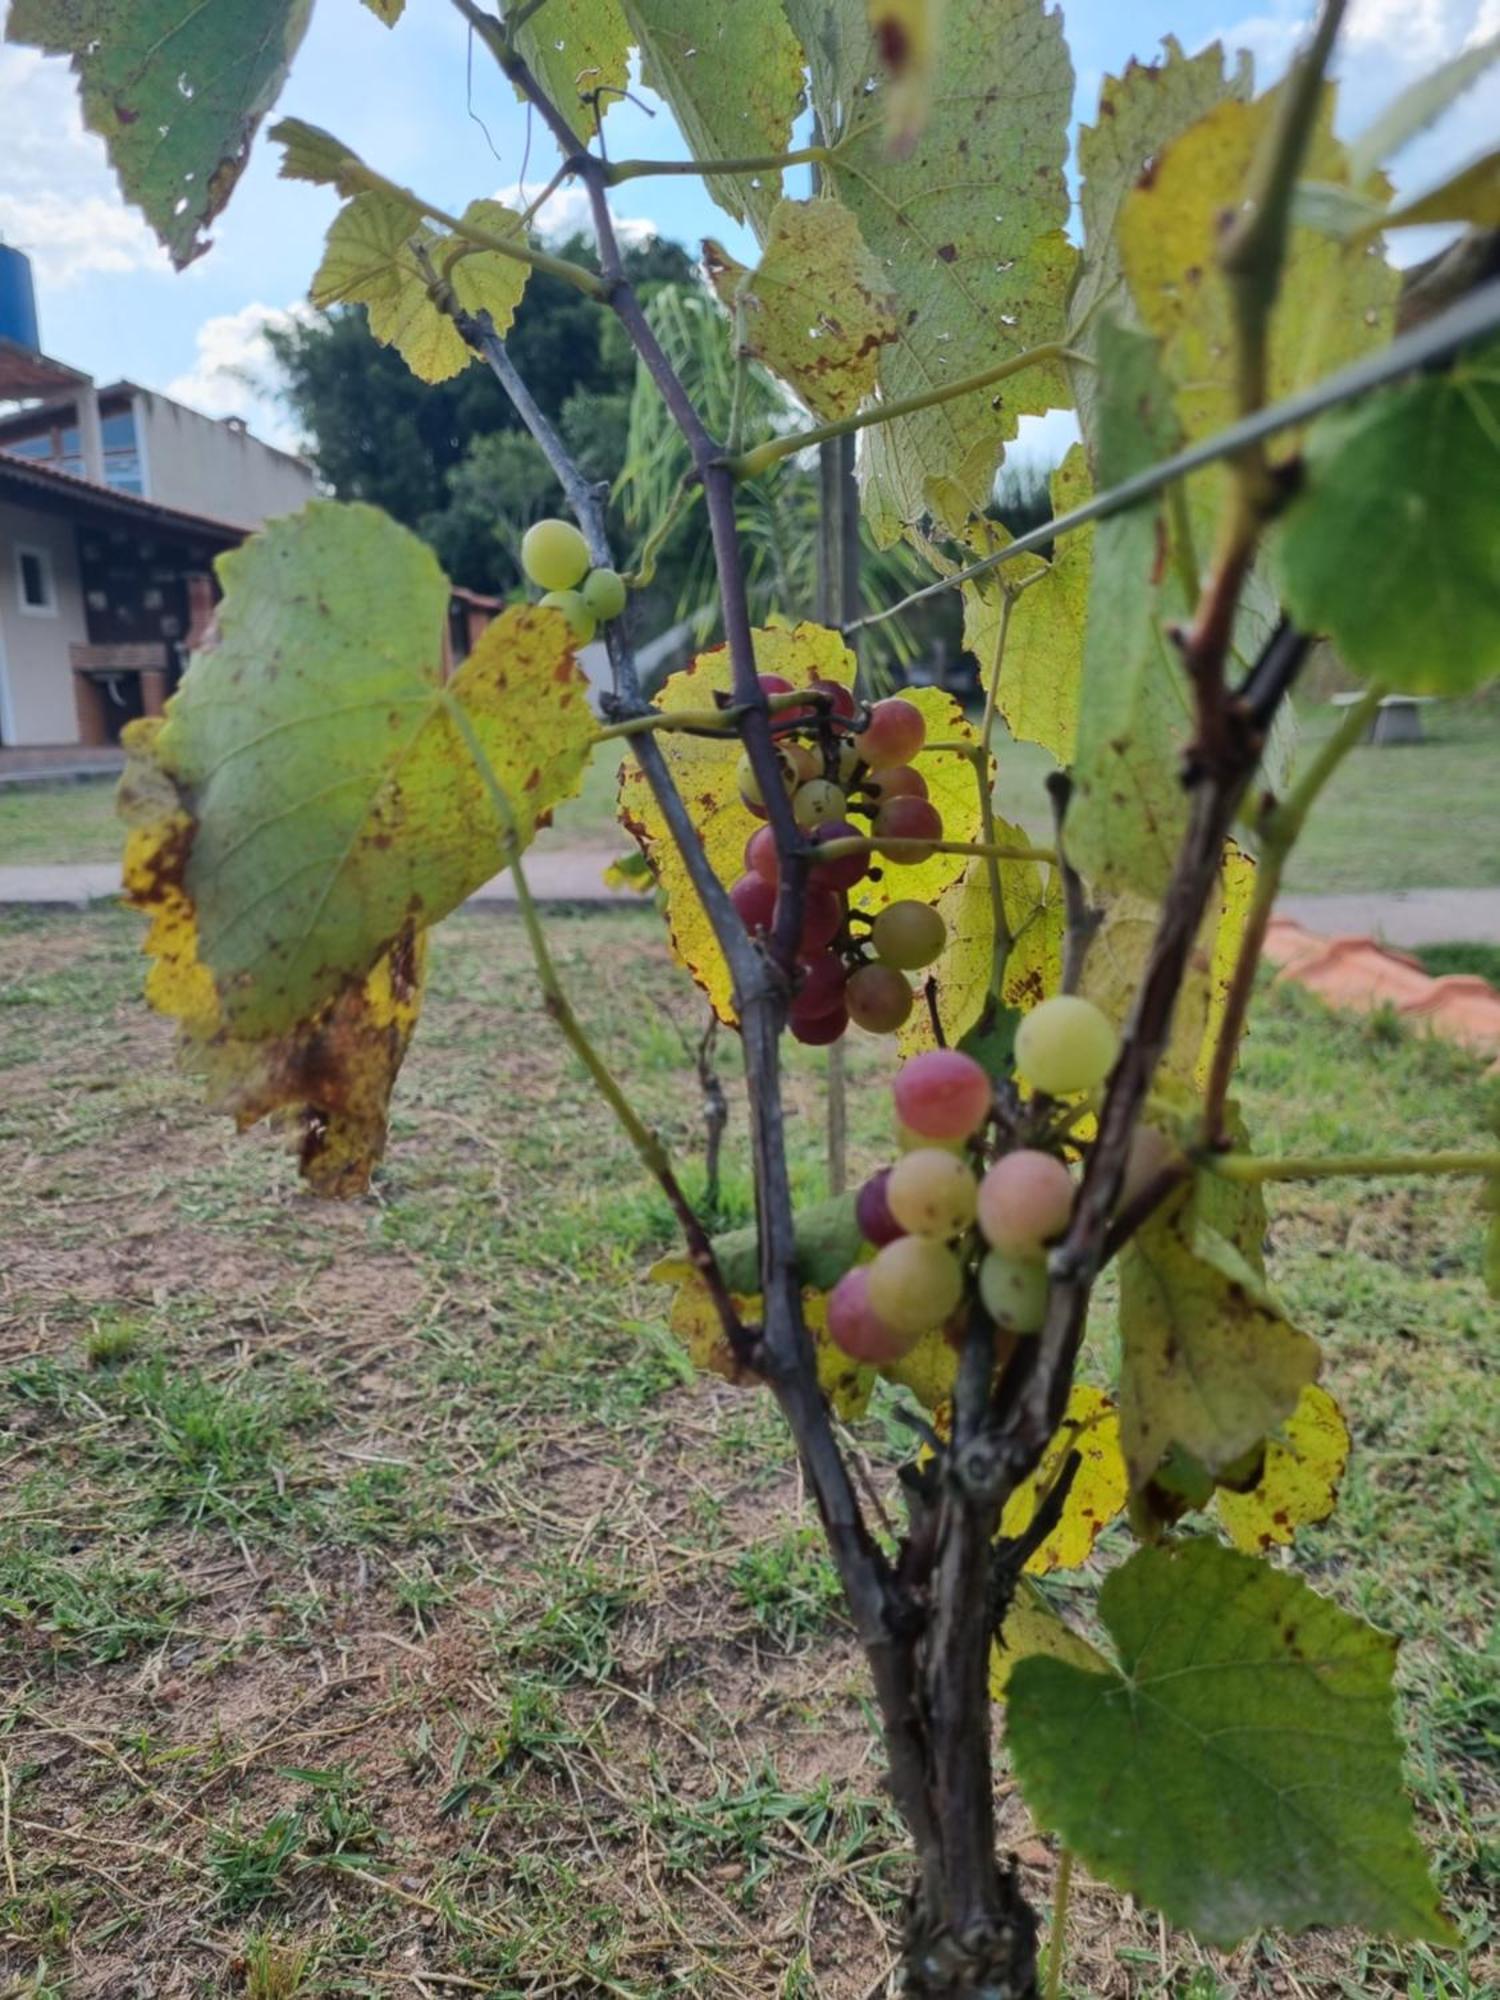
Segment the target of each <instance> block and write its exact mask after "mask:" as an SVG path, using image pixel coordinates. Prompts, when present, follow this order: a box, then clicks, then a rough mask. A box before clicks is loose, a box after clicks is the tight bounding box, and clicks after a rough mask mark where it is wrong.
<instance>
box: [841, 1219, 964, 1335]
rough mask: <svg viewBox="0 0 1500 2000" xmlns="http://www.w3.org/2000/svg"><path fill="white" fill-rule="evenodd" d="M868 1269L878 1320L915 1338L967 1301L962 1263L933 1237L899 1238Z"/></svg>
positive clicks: (871, 1299)
mask: <svg viewBox="0 0 1500 2000" xmlns="http://www.w3.org/2000/svg"><path fill="white" fill-rule="evenodd" d="M865 1268H866V1269H867V1270H868V1271H869V1274H870V1281H869V1286H868V1290H867V1296H868V1298H869V1301H870V1305H871V1307H872V1308H873V1310H874V1312H875V1314H876V1317H877V1318H879V1319H881V1320H883V1321H884V1322H885V1324H886V1325H887V1326H888V1327H890V1328H891V1329H892V1331H893V1332H895V1333H904V1334H907V1335H909V1336H910V1337H912V1338H914V1339H916V1338H920V1336H921V1335H922V1334H924V1333H931V1332H932V1331H933V1329H934V1328H935V1327H939V1326H941V1325H942V1323H943V1321H944V1320H945V1319H946V1318H947V1317H948V1315H949V1313H951V1312H952V1311H953V1310H954V1308H955V1307H956V1306H957V1304H958V1302H959V1300H960V1299H961V1298H962V1297H963V1290H964V1278H963V1272H962V1270H961V1269H960V1268H959V1262H958V1259H957V1258H956V1257H955V1256H954V1254H953V1252H952V1251H951V1250H950V1249H948V1247H947V1245H946V1244H943V1243H939V1242H937V1241H936V1240H935V1239H934V1238H933V1237H931V1236H898V1237H897V1238H896V1240H895V1242H894V1243H887V1244H886V1246H885V1248H884V1249H883V1250H880V1251H877V1252H876V1256H875V1261H874V1263H873V1264H869V1265H867V1266H866V1267H865Z"/></svg>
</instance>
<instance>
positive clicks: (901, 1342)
mask: <svg viewBox="0 0 1500 2000" xmlns="http://www.w3.org/2000/svg"><path fill="white" fill-rule="evenodd" d="M828 1337H829V1339H830V1340H831V1341H832V1342H833V1344H834V1346H835V1347H837V1348H838V1349H839V1350H840V1352H841V1353H844V1354H847V1355H848V1356H849V1357H850V1358H851V1359H852V1360H854V1361H865V1362H870V1363H873V1365H874V1366H875V1367H877V1368H878V1367H881V1366H882V1365H883V1364H884V1363H885V1362H887V1361H899V1360H900V1358H901V1356H902V1355H903V1354H905V1353H907V1352H909V1350H910V1349H911V1348H912V1347H913V1346H914V1345H915V1342H916V1336H915V1335H913V1334H906V1333H896V1332H895V1331H894V1330H893V1329H892V1328H890V1327H888V1326H887V1325H886V1324H885V1321H884V1320H882V1319H881V1318H880V1316H879V1315H878V1314H877V1313H876V1311H875V1309H874V1307H873V1306H872V1305H871V1304H870V1267H869V1266H868V1265H867V1264H856V1265H855V1267H854V1269H853V1270H852V1271H846V1272H845V1273H844V1275H843V1277H842V1278H840V1279H839V1281H838V1283H837V1284H836V1285H835V1286H834V1288H833V1290H832V1291H831V1292H830V1293H829V1294H828Z"/></svg>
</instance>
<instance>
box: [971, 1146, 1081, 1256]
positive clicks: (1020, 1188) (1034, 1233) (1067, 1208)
mask: <svg viewBox="0 0 1500 2000" xmlns="http://www.w3.org/2000/svg"><path fill="white" fill-rule="evenodd" d="M1072 1213H1073V1176H1072V1175H1071V1174H1070V1173H1069V1172H1068V1170H1067V1168H1066V1167H1065V1166H1064V1165H1063V1163H1062V1161H1061V1160H1058V1159H1054V1158H1053V1156H1052V1155H1051V1153H1040V1152H1037V1151H1035V1150H1034V1149H1033V1148H1031V1147H1029V1146H1022V1147H1020V1148H1019V1149H1018V1150H1017V1151H1016V1152H1014V1153H1007V1154H1006V1155H1005V1157H1004V1158H1003V1159H999V1160H996V1162H995V1164H994V1166H992V1167H991V1168H990V1170H989V1172H988V1173H987V1174H986V1175H985V1177H984V1179H983V1180H982V1181H981V1182H980V1184H979V1227H980V1229H981V1230H982V1231H983V1232H984V1237H985V1241H986V1242H987V1243H989V1244H991V1245H992V1246H993V1248H995V1249H996V1250H1000V1251H1002V1252H1003V1253H1004V1254H1005V1255H1006V1256H1007V1257H1011V1258H1016V1257H1033V1258H1041V1257H1045V1256H1046V1254H1047V1248H1046V1246H1047V1244H1048V1243H1049V1242H1050V1240H1051V1239H1052V1238H1053V1237H1054V1236H1060V1235H1061V1234H1062V1232H1063V1231H1064V1230H1065V1229H1066V1228H1067V1226H1068V1217H1069V1216H1070V1215H1071V1214H1072Z"/></svg>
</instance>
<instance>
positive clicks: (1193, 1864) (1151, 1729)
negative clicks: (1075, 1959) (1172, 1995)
mask: <svg viewBox="0 0 1500 2000" xmlns="http://www.w3.org/2000/svg"><path fill="white" fill-rule="evenodd" d="M1184 1605H1191V1607H1192V1609H1191V1612H1190V1613H1187V1614H1184V1612H1183V1606H1184ZM1099 1613H1100V1617H1101V1618H1102V1620H1103V1622H1104V1625H1105V1627H1106V1628H1107V1630H1108V1632H1109V1634H1110V1636H1111V1638H1112V1639H1113V1640H1114V1642H1115V1646H1116V1649H1117V1652H1118V1655H1119V1665H1118V1667H1117V1668H1111V1669H1109V1670H1108V1671H1106V1672H1104V1673H1095V1672H1090V1671H1088V1670H1086V1669H1084V1668H1081V1667H1078V1666H1075V1665H1073V1664H1070V1663H1068V1662H1065V1661H1062V1660H1055V1659H1045V1658H1033V1659H1024V1660H1022V1661H1021V1662H1020V1663H1019V1665H1018V1666H1017V1667H1016V1669H1015V1671H1014V1673H1013V1674H1012V1676H1011V1680H1010V1690H1009V1704H1008V1708H1007V1729H1006V1740H1007V1743H1008V1745H1009V1748H1010V1754H1011V1757H1012V1759H1013V1761H1014V1763H1015V1767H1016V1774H1017V1776H1018V1778H1019V1779H1020V1782H1021V1787H1022V1790H1023V1792H1024V1793H1025V1796H1026V1802H1027V1804H1028V1805H1029V1806H1030V1807H1031V1810H1032V1811H1033V1812H1034V1813H1035V1814H1036V1815H1037V1817H1038V1819H1039V1820H1040V1821H1041V1823H1042V1824H1043V1825H1044V1826H1046V1827H1047V1828H1049V1829H1050V1830H1051V1831H1053V1832H1055V1833H1057V1834H1058V1835H1059V1836H1060V1837H1061V1839H1062V1840H1063V1841H1064V1842H1065V1844H1066V1845H1067V1846H1069V1847H1070V1848H1072V1849H1073V1851H1074V1852H1075V1853H1076V1854H1077V1855H1078V1856H1079V1858H1080V1859H1081V1860H1082V1861H1083V1862H1084V1864H1085V1865H1086V1866H1087V1867H1088V1868H1089V1869H1090V1870H1091V1871H1092V1872H1093V1873H1095V1874H1097V1875H1101V1876H1103V1877H1104V1879H1105V1880H1106V1881H1109V1882H1113V1883H1114V1884H1115V1885H1116V1886H1117V1887H1118V1888H1121V1889H1125V1890H1127V1891H1128V1892H1129V1893H1130V1894H1132V1895H1135V1896H1138V1897H1140V1898H1141V1899H1142V1900H1143V1901H1145V1902H1147V1903H1149V1904H1151V1905H1152V1906H1153V1907H1154V1908H1156V1909H1159V1910H1161V1911H1162V1912H1163V1913H1164V1914H1165V1915H1166V1916H1167V1917H1168V1919H1169V1920H1170V1921H1171V1922H1173V1923H1176V1924H1181V1925H1184V1926H1185V1927H1186V1928H1188V1929H1189V1930H1191V1931H1192V1932H1193V1933H1194V1934H1195V1936H1197V1937H1200V1938H1203V1939H1205V1940H1206V1941H1208V1942H1210V1943H1213V1944H1217V1945H1221V1946H1226V1947H1227V1946H1230V1945H1233V1944H1236V1943H1238V1942H1239V1940H1240V1939H1241V1938H1243V1937H1245V1936H1247V1935H1248V1934H1249V1933H1250V1932H1251V1931H1254V1930H1259V1929H1261V1928H1263V1927H1264V1926H1266V1925H1269V1924H1275V1925H1278V1926H1280V1927H1282V1928H1284V1929H1287V1930H1292V1931H1299V1930H1306V1929H1308V1928H1309V1927H1310V1926H1312V1925H1314V1924H1348V1923H1353V1924H1360V1925H1362V1926H1364V1927H1365V1928H1366V1929H1369V1930H1375V1931H1383V1932H1385V1933H1387V1934H1389V1935H1391V1936H1395V1937H1406V1938H1432V1939H1434V1940H1436V1941H1438V1942H1443V1943H1446V1942H1451V1940H1452V1931H1451V1929H1450V1927H1449V1926H1448V1924H1447V1922H1446V1921H1445V1919H1444V1918H1443V1917H1442V1915H1441V1914H1440V1912H1439V1909H1438V1904H1437V1897H1436V1894H1435V1892H1434V1890H1433V1887H1432V1883H1431V1881H1430V1879H1429V1877H1428V1874H1427V1868H1426V1863H1425V1861H1424V1858H1423V1855H1422V1851H1421V1848H1420V1847H1419V1845H1418V1843H1417V1839H1416V1835H1415V1832H1414V1830H1413V1826H1412V1814H1411V1807H1410V1804H1409V1803H1408V1801H1407V1799H1406V1795H1405V1793H1404V1791H1403V1790H1402V1784H1401V1750H1400V1744H1399V1742H1398V1739H1397V1737H1396V1733H1395V1730H1394V1729H1393V1728H1392V1726H1391V1699H1392V1683H1391V1676H1392V1667H1393V1664H1394V1658H1395V1648H1394V1645H1393V1643H1392V1641H1391V1640H1390V1639H1388V1638H1386V1637H1385V1635H1384V1634H1383V1633H1380V1632H1377V1631H1375V1630H1374V1628H1373V1627H1371V1626H1369V1625H1366V1624H1364V1623H1363V1622H1362V1621H1361V1620H1360V1619H1357V1618H1354V1617H1351V1616H1350V1614H1349V1613H1348V1612H1346V1611H1341V1610H1339V1609H1338V1607H1337V1606H1336V1605H1334V1604H1332V1603H1330V1602H1329V1601H1328V1600H1327V1599H1326V1598H1321V1597H1318V1596H1317V1595H1316V1594H1315V1593H1314V1592H1313V1591H1311V1590H1309V1589H1308V1587H1307V1585H1306V1584H1305V1583H1303V1582H1302V1581H1301V1580H1300V1579H1299V1578H1297V1577H1294V1576H1290V1575H1287V1574H1284V1573H1278V1572H1277V1571H1275V1570H1273V1569H1269V1568H1268V1567H1267V1566H1266V1565H1265V1564H1264V1563H1261V1562H1257V1561H1254V1560H1252V1559H1251V1558H1249V1557H1246V1556H1242V1555H1236V1554H1232V1553H1231V1552H1230V1551H1228V1550H1226V1549H1222V1548H1219V1547H1218V1546H1217V1545H1216V1544H1214V1543H1212V1542H1206V1541H1202V1542H1187V1543H1183V1544H1181V1545H1179V1546H1176V1547H1169V1548H1159V1549H1141V1550H1139V1551H1138V1552H1137V1553H1136V1554H1135V1555H1134V1556H1132V1557H1131V1559H1130V1560H1129V1562H1127V1563H1126V1564H1125V1565H1124V1567H1123V1568H1121V1569H1119V1570H1116V1571H1115V1572H1114V1573H1113V1574H1112V1575H1111V1576H1110V1577H1109V1578H1108V1579H1107V1580H1106V1582H1105V1584H1104V1587H1103V1589H1102V1590H1101V1592H1100V1596H1099Z"/></svg>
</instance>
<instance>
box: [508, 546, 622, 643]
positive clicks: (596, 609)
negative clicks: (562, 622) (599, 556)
mask: <svg viewBox="0 0 1500 2000" xmlns="http://www.w3.org/2000/svg"><path fill="white" fill-rule="evenodd" d="M521 567H522V569H523V570H525V572H526V574H527V576H529V577H530V579H531V581H532V582H533V583H534V584H535V585H536V586H537V588H538V590H542V591H545V593H546V595H545V596H544V597H543V599H542V602H543V604H546V605H550V606H551V608H552V609H553V610H554V611H560V612H561V613H562V615H563V617H564V618H566V619H567V621H568V629H569V631H570V632H571V633H572V634H573V637H574V639H575V640H576V641H577V643H578V644H579V645H580V646H586V645H587V644H588V642H589V640H590V639H592V638H593V636H594V632H595V629H596V628H597V627H598V626H599V625H600V624H601V623H602V622H604V621H607V620H608V619H611V618H618V617H619V615H620V613H621V612H622V611H623V610H624V609H625V581H624V578H623V577H621V576H619V575H618V574H617V573H616V572H615V571H614V570H612V569H590V567H589V545H588V543H587V542H586V541H585V540H584V539H583V536H582V535H581V534H580V533H579V532H578V530H577V529H576V528H575V527H574V526H573V523H572V522H571V521H534V522H533V523H532V525H531V526H530V527H529V528H528V529H527V530H526V533H525V534H524V535H523V536H522V537H521Z"/></svg>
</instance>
